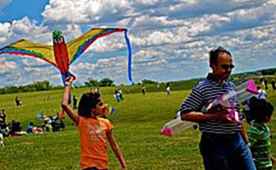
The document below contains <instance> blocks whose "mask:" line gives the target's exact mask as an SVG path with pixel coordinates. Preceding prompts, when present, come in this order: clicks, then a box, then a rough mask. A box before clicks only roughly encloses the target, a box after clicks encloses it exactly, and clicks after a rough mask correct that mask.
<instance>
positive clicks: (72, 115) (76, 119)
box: [61, 77, 79, 125]
mask: <svg viewBox="0 0 276 170" xmlns="http://www.w3.org/2000/svg"><path fill="white" fill-rule="evenodd" d="M73 80H74V78H73V77H69V78H68V79H67V80H66V82H65V84H66V85H65V88H64V95H63V100H62V104H61V107H62V109H63V110H64V111H65V112H66V114H67V115H68V116H69V117H70V118H71V119H72V120H73V122H74V123H75V124H76V125H78V123H79V117H78V116H77V115H76V114H75V113H74V110H73V109H72V108H71V106H70V104H69V98H70V93H71V85H72V82H73Z"/></svg>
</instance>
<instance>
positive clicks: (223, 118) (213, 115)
mask: <svg viewBox="0 0 276 170" xmlns="http://www.w3.org/2000/svg"><path fill="white" fill-rule="evenodd" d="M206 115H208V117H209V119H210V120H214V121H218V122H224V123H234V122H236V121H235V120H233V118H231V117H230V115H229V111H227V109H226V108H223V107H219V108H215V109H210V110H209V111H208V112H207V113H206Z"/></svg>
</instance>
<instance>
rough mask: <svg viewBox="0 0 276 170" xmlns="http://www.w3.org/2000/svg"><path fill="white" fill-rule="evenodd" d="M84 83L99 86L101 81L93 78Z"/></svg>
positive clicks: (88, 85)
mask: <svg viewBox="0 0 276 170" xmlns="http://www.w3.org/2000/svg"><path fill="white" fill-rule="evenodd" d="M84 84H85V86H87V87H97V86H99V85H100V82H98V80H93V79H91V80H88V82H85V83H84Z"/></svg>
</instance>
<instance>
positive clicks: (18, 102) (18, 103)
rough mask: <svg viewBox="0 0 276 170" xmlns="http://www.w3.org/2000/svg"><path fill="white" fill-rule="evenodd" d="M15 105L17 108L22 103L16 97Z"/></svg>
mask: <svg viewBox="0 0 276 170" xmlns="http://www.w3.org/2000/svg"><path fill="white" fill-rule="evenodd" d="M15 104H16V106H17V107H19V106H21V105H22V101H21V99H20V98H19V97H18V96H16V97H15Z"/></svg>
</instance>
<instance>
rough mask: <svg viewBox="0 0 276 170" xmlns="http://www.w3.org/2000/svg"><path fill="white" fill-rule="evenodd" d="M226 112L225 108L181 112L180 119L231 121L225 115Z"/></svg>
mask: <svg viewBox="0 0 276 170" xmlns="http://www.w3.org/2000/svg"><path fill="white" fill-rule="evenodd" d="M227 114H228V112H227V111H226V110H223V111H220V112H214V111H212V112H207V113H202V112H195V111H191V112H181V119H182V120H187V121H191V122H198V123H199V122H206V121H220V122H228V123H230V122H233V121H232V120H230V119H229V118H228V117H227Z"/></svg>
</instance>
